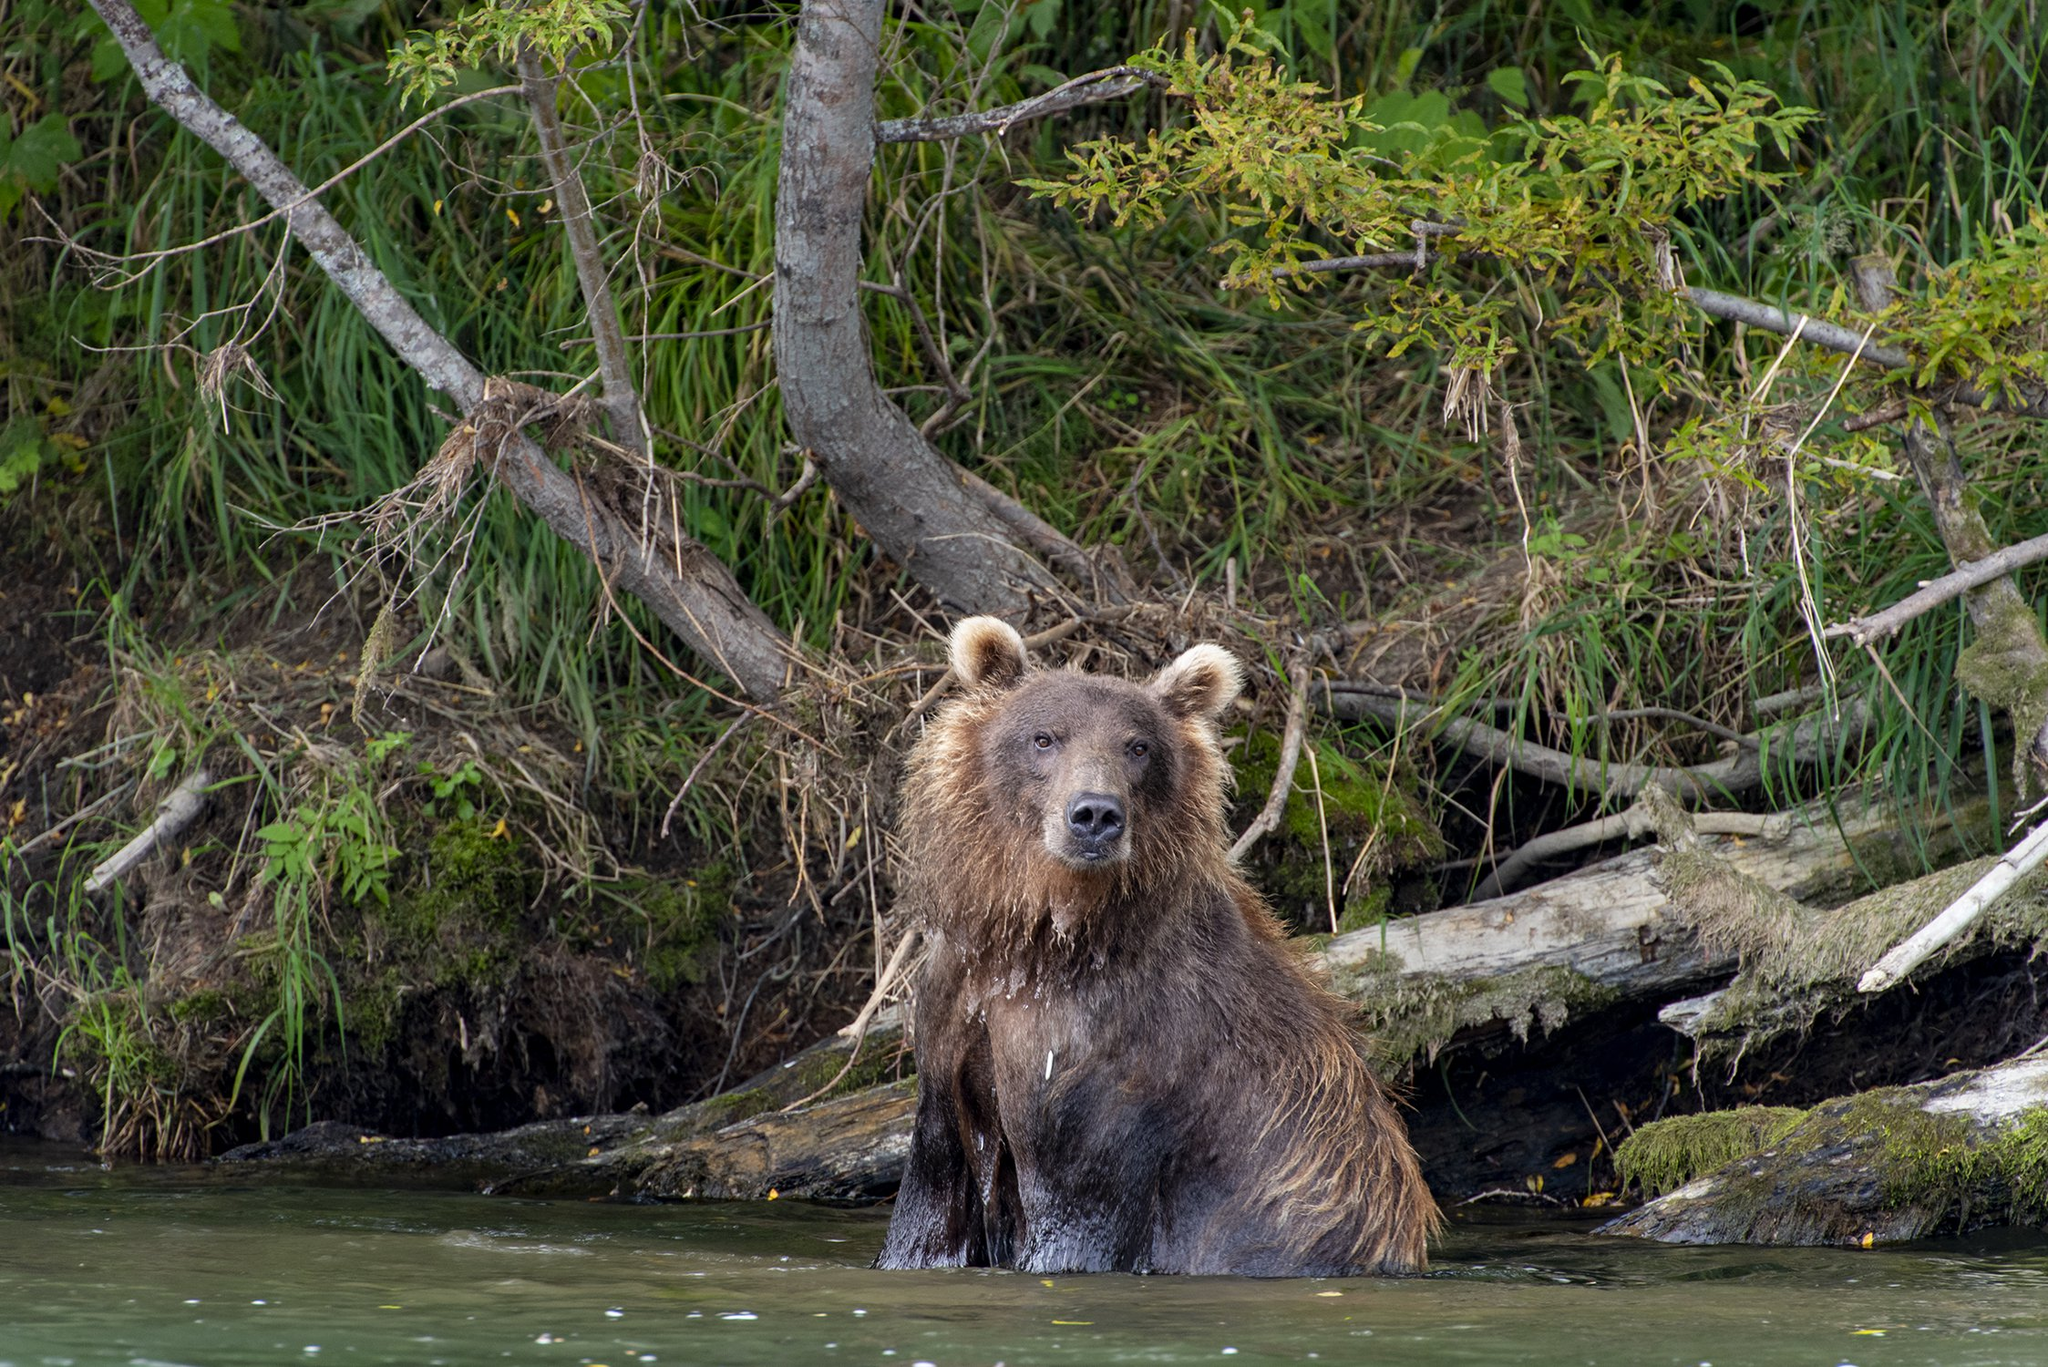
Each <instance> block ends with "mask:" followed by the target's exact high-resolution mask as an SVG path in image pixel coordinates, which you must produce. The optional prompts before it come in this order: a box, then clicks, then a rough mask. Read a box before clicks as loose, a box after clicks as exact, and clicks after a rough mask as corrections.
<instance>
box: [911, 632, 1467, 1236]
mask: <svg viewBox="0 0 2048 1367" xmlns="http://www.w3.org/2000/svg"><path fill="white" fill-rule="evenodd" d="M952 659H953V670H954V673H955V674H956V676H957V677H958V678H959V679H960V681H961V682H962V683H964V684H965V685H966V691H965V693H964V694H963V695H962V696H960V697H958V698H956V699H954V700H953V701H951V702H949V703H948V704H947V705H946V706H945V708H944V709H943V710H942V711H941V712H940V713H939V715H938V716H937V717H936V718H935V719H934V720H933V722H932V723H931V725H930V727H929V728H928V729H927V731H926V732H925V735H924V737H923V739H921V740H920V741H919V742H918V744H917V746H916V748H915V750H914V751H913V752H912V754H911V758H910V765H909V775H908V781H907V784H906V805H905V812H904V819H903V822H902V835H903V839H904V842H905V848H906V852H907V855H908V858H907V862H906V874H907V877H906V886H905V892H906V895H907V896H908V898H909V899H910V904H911V905H912V907H913V908H914V910H915V912H916V914H917V915H918V916H919V917H920V918H921V920H922V924H923V925H924V926H925V928H926V930H927V932H928V933H929V935H930V937H931V942H932V949H931V954H930V957H929V959H928V960H927V962H926V964H925V968H924V972H923V975H922V978H921V980H920V981H919V983H918V987H917V997H916V1014H915V1021H914V1031H915V1033H914V1041H915V1046H916V1053H917V1072H918V1104H917V1123H916V1130H915V1132H914V1135H913V1138H912V1141H911V1151H910V1163H909V1167H908V1170H907V1171H906V1172H905V1174H904V1178H903V1186H902V1190H901V1192H900V1194H899V1195H898V1196H897V1198H896V1207H895V1210H894V1211H893V1212H892V1214H891V1217H890V1220H889V1234H888V1239H887V1242H886V1243H885V1245H884V1247H883V1250H882V1255H881V1257H880V1259H879V1260H878V1263H877V1265H878V1266H881V1267H885V1268H910V1267H950V1266H962V1265H969V1266H1002V1267H1016V1268H1020V1269H1024V1270H1027V1271H1031V1272H1039V1273H1046V1272H1081V1271H1112V1270H1114V1271H1126V1272H1185V1273H1242V1274H1247V1275H1252V1276H1267V1277H1287V1276H1330V1275H1342V1274H1348V1273H1359V1272H1413V1271H1416V1270H1418V1269H1420V1268H1421V1267H1422V1266H1423V1261H1424V1244H1425V1242H1426V1240H1427V1238H1428V1236H1429V1234H1430V1233H1431V1231H1432V1230H1433V1228H1434V1227H1435V1224H1436V1219H1437V1215H1436V1207H1435V1204H1434V1203H1433V1202H1432V1201H1431V1199H1430V1196H1429V1190H1428V1188H1427V1187H1426V1186H1425V1185H1424V1184H1423V1180H1422V1172H1421V1169H1420V1167H1419V1166H1418V1165H1417V1163H1416V1161H1415V1152H1414V1150H1413V1149H1412V1148H1410V1147H1409V1144H1408V1135H1407V1131H1406V1129H1405V1128H1404V1126H1403V1125H1402V1123H1401V1120H1400V1117H1399V1116H1397V1115H1396V1114H1395V1112H1394V1108H1393V1105H1392V1104H1391V1102H1390V1101H1389V1099H1388V1096H1387V1093H1386V1091H1385V1090H1384V1088H1382V1086H1381V1085H1380V1083H1379V1082H1378V1080H1377V1079H1376V1078H1375V1077H1374V1076H1373V1074H1372V1072H1371V1070H1370V1069H1369V1068H1368V1067H1367V1066H1366V1063H1365V1060H1364V1059H1363V1058H1362V1057H1361V1055H1360V1052H1359V1041H1358V1039H1357V1037H1356V1035H1355V1034H1354V1033H1353V1031H1352V1030H1351V1028H1350V1026H1349V1024H1348V1023H1347V1008H1346V1006H1345V1004H1344V1003H1343V1002H1342V1001H1340V1000H1339V999H1338V998H1336V997H1334V996H1333V995H1331V994H1330V993H1328V992H1327V991H1325V990H1323V989H1322V988H1320V987H1318V986H1316V985H1315V983H1314V982H1313V981H1311V979H1310V976H1309V974H1308V972H1307V971H1306V970H1305V968H1304V967H1303V966H1302V964H1301V963H1300V962H1299V961H1298V960H1297V958H1296V956H1295V955H1294V954H1293V953H1292V952H1290V951H1289V949H1288V948H1287V946H1286V944H1285V943H1284V941H1283V939H1282V937H1281V934H1280V931H1279V928H1278V926H1277V925H1276V924H1275V922H1274V920H1273V918H1272V916H1271V914H1270V913H1269V912H1268V911H1267V910H1266V908H1265V905H1264V904H1263V903H1262V902H1261V901H1260V899H1259V896H1258V894H1257V893H1255V892H1253V891H1252V889H1251V887H1250V886H1249V885H1248V884H1246V882H1245V881H1244V879H1243V878H1242V877H1241V876H1240V875H1239V874H1238V872H1237V870H1236V869H1234V868H1232V867H1231V864H1230V861H1229V858H1228V856H1227V855H1226V853H1225V845H1224V825H1223V817H1224V790H1225V782H1226V777H1227V774H1228V769H1227V767H1226V766H1225V764H1224V761H1223V754H1222V749H1221V747H1220V745H1219V743H1218V737H1217V718H1218V717H1219V716H1220V715H1221V714H1222V712H1223V710H1224V709H1225V708H1226V707H1228V706H1229V705H1230V703H1231V701H1232V700H1233V699H1234V698H1236V696H1237V693H1238V689H1239V688H1240V686H1241V679H1240V673H1239V670H1238V666H1237V662H1236V661H1235V660H1234V659H1232V658H1231V656H1230V654H1229V652H1227V651H1225V650H1223V649H1222V648H1221V647H1219V646H1214V645H1198V646H1195V647H1194V648H1193V649H1191V650H1189V651H1188V652H1187V653H1185V654H1184V655H1182V656H1181V657H1180V658H1179V659H1177V660H1175V661H1174V662H1173V663H1172V664H1170V665H1168V666H1167V667H1166V668H1165V669H1164V670H1162V671H1161V672H1160V673H1159V675H1158V676H1157V677H1156V678H1154V679H1152V680H1151V681H1150V682H1149V683H1147V684H1144V685H1138V684H1133V683H1127V682H1125V681H1123V680H1121V679H1113V678H1105V677H1102V676H1099V675H1092V674H1083V673H1079V672H1076V671H1072V670H1034V669H1031V668H1029V667H1028V666H1027V664H1026V662H1025V655H1024V643H1023V641H1022V639H1020V638H1019V637H1018V635H1017V633H1016V632H1015V631H1014V630H1012V629H1011V628H1010V627H1009V626H1008V625H1006V624H1004V623H1003V622H1000V621H997V620H996V619H994V618H992V617H973V618H969V619H967V620H966V621H963V622H961V623H960V624H959V625H958V626H957V627H955V628H954V631H953V638H952Z"/></svg>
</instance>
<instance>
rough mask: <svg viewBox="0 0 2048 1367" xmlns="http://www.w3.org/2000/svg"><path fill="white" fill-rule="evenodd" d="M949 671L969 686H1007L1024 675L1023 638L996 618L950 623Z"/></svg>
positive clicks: (980, 618)
mask: <svg viewBox="0 0 2048 1367" xmlns="http://www.w3.org/2000/svg"><path fill="white" fill-rule="evenodd" d="M952 654H953V673H954V674H956V675H958V676H959V679H960V682H962V683H964V684H966V685H967V686H968V687H969V688H1010V687H1012V686H1014V685H1015V684H1016V683H1017V681H1018V680H1019V679H1022V678H1023V677H1024V638H1023V637H1022V636H1019V635H1018V634H1017V629H1016V628H1015V627H1013V626H1011V625H1010V624H1009V623H1008V622H1005V621H1003V620H1002V619H1001V618H1000V617H969V618H966V619H965V620H963V621H960V622H957V623H955V624H954V626H953V643H952Z"/></svg>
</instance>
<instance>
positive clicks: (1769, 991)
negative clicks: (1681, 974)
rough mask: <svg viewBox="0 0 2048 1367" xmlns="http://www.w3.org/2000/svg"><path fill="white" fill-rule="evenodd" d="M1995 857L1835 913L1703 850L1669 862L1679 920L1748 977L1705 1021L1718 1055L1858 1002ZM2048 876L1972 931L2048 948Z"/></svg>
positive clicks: (1703, 1028) (1665, 864)
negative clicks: (1872, 977)
mask: <svg viewBox="0 0 2048 1367" xmlns="http://www.w3.org/2000/svg"><path fill="white" fill-rule="evenodd" d="M1994 858H1995V857H1987V858H1984V859H1979V860H1973V861H1971V862H1969V863H1966V864H1958V865H1955V866H1953V867H1951V868H1947V869H1943V870H1940V871H1938V872H1936V873H1931V874H1927V875H1924V876H1922V877H1919V878H1916V879H1913V880H1912V881H1910V882H1906V883H1899V884H1896V885H1894V886H1892V887H1888V888H1882V889H1880V890H1878V891H1876V892H1873V893H1870V894H1868V895H1867V896H1863V897H1859V898H1857V899H1855V900H1854V901H1852V902H1849V903H1846V904H1845V905H1843V906H1840V907H1837V908H1835V909H1833V910H1831V911H1828V910H1820V909H1816V908H1812V907H1806V906H1802V905H1800V904H1799V903H1798V902H1795V901H1793V900H1792V899H1791V898H1789V897H1787V896H1785V895H1784V894H1783V893H1780V892H1777V891H1774V890H1773V889H1771V888H1769V887H1767V886H1765V885H1764V884H1762V883H1760V882H1758V881H1757V880H1756V879H1754V878H1751V877H1748V876H1747V875H1745V874H1742V873H1738V872H1736V871H1735V870H1734V869H1733V868H1731V867H1730V866H1729V865H1728V864H1727V863H1726V862H1725V861H1724V860H1721V859H1719V858H1717V857H1715V856H1714V855H1712V854H1710V853H1707V852H1705V851H1703V850H1699V849H1696V848H1679V849H1675V850H1671V851H1669V852H1668V853H1666V854H1665V856H1664V857H1663V861H1662V863H1661V864H1660V865H1659V877H1660V878H1661V880H1662V881H1663V883H1664V885H1665V888H1666V890H1667V891H1668V892H1669V894H1670V898H1671V908H1672V910H1673V912H1674V913H1675V914H1676V915H1677V916H1679V917H1680V918H1681V919H1682V920H1684V921H1685V922H1686V923H1687V924H1689V925H1691V926H1692V927H1693V928H1694V929H1695V930H1696V931H1698V933H1699V937H1700V941H1701V943H1702V944H1703V945H1706V946H1708V947H1711V948H1717V949H1723V950H1733V951H1734V952H1735V953H1736V954H1737V955H1738V956H1739V958H1740V960H1741V969H1740V971H1739V972H1738V973H1737V975H1736V977H1735V980H1734V981H1733V982H1732V983H1731V984H1730V985H1729V986H1728V988H1727V990H1726V991H1724V992H1722V993H1720V994H1719V995H1718V996H1717V997H1716V999H1715V1001H1714V1004H1713V1006H1712V1007H1711V1008H1710V1009H1709V1010H1708V1011H1707V1013H1706V1014H1705V1015H1703V1016H1702V1017H1701V1019H1700V1021H1699V1024H1698V1026H1697V1034H1698V1037H1699V1038H1700V1039H1701V1042H1702V1045H1703V1047H1705V1048H1707V1049H1708V1050H1709V1051H1710V1052H1730V1051H1736V1050H1740V1049H1743V1048H1746V1047H1748V1046H1750V1045H1752V1044H1756V1043H1759V1042H1761V1041H1764V1040H1767V1039H1769V1038H1771V1037H1773V1036H1775V1035H1780V1034H1785V1033H1795V1034H1796V1033H1801V1032H1803V1031H1805V1030H1806V1029H1807V1028H1808V1027H1809V1026H1810V1025H1811V1024H1812V1023H1813V1021H1814V1019H1815V1018H1816V1017H1817V1016H1818V1015H1819V1014H1820V1013H1821V1012H1822V1011H1824V1010H1827V1009H1828V1008H1830V1007H1831V1006H1834V1005H1837V1004H1839V1003H1841V1002H1844V1001H1847V1000H1850V999H1851V998H1853V997H1854V995H1855V993H1854V985H1855V982H1856V980H1857V979H1858V978H1859V977H1861V976H1862V974H1863V972H1864V970H1866V969H1868V968H1869V967H1870V966H1871V965H1872V964H1874V963H1876V962H1877V960H1878V959H1879V957H1881V956H1882V955H1883V954H1884V952H1885V951H1886V950H1888V949H1890V948H1891V947H1892V946H1893V945H1895V944H1897V943H1898V942H1899V941H1901V940H1903V939H1904V938H1906V936H1908V935H1910V934H1912V933H1913V932H1914V931H1915V930H1917V929H1919V928H1920V926H1922V925H1924V924H1925V923H1926V922H1927V920H1928V918H1929V917H1931V916H1932V915H1934V914H1935V913H1936V912H1938V911H1939V910H1940V909H1941V908H1942V907H1944V906H1947V905H1949V904H1950V903H1951V902H1953V901H1954V900H1955V899H1956V898H1957V897H1960V896H1961V895H1962V894H1963V893H1964V892H1965V891H1966V890H1967V889H1968V888H1969V887H1970V885H1971V884H1972V883H1974V882H1976V881H1977V879H1978V878H1980V877H1982V876H1983V874H1984V873H1985V871H1986V870H1987V869H1988V868H1989V867H1990V866H1991V864H1992V863H1993V862H1994ZM2044 892H2048V876H2044V875H2042V874H2038V873H2037V874H2034V875H2030V876H2029V877H2028V878H2026V879H2023V880H2022V881H2021V882H2020V883H2019V885H2018V886H2016V887H2015V888H2014V889H2013V890H2012V891H2011V892H2009V893H2007V894H2006V895H2005V896H2004V897H2001V898H2000V899H1999V900H1998V902H1997V903H1995V904H1994V905H1993V906H1992V908H1991V909H1990V911H1988V912H1987V913H1986V915H1985V916H1984V917H1983V919H1982V920H1981V921H1980V922H1979V923H1978V924H1977V926H1976V927H1975V928H1974V929H1973V930H1972V932H1971V933H1972V934H1973V935H1976V936H1983V937H1986V938H1988V939H1989V940H1990V941H1991V942H1992V943H1997V944H2028V943H2036V944H2038V943H2040V942H2041V941H2043V940H2044V939H2048V895H2044Z"/></svg>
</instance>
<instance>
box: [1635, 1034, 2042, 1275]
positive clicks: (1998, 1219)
mask: <svg viewBox="0 0 2048 1367" xmlns="http://www.w3.org/2000/svg"><path fill="white" fill-rule="evenodd" d="M2044 1108H2048V1058H2044V1057H2033V1058H2020V1059H2016V1060H2014V1061H2012V1062H2009V1063H2002V1064H1999V1065H1998V1066H1996V1067H1993V1068H1985V1069H1981V1070H1979V1071H1975V1072H1969V1073H1960V1074H1957V1075H1956V1076H1954V1077H1947V1078H1943V1079H1941V1080H1940V1081H1938V1082H1924V1083H1919V1084H1916V1085H1914V1086H1910V1087H1887V1088H1881V1089H1878V1090H1875V1091H1870V1092H1862V1093H1858V1094H1857V1095H1855V1096H1849V1097H1842V1098H1839V1099H1837V1100H1834V1101H1827V1102H1823V1103H1821V1104H1820V1105H1818V1106H1815V1107H1813V1108H1812V1109H1811V1110H1809V1111H1807V1112H1805V1113H1804V1114H1800V1113H1798V1112H1790V1113H1787V1114H1784V1115H1781V1116H1759V1117H1757V1119H1756V1121H1755V1122H1753V1123H1754V1124H1755V1125H1756V1127H1757V1128H1756V1133H1755V1134H1754V1136H1753V1138H1754V1139H1755V1140H1756V1141H1757V1147H1758V1151H1757V1152H1755V1153H1753V1154H1750V1155H1746V1156H1743V1157H1739V1158H1737V1159H1735V1160H1734V1161H1733V1162H1729V1163H1727V1164H1725V1165H1722V1166H1720V1167H1718V1168H1716V1169H1715V1170H1713V1171H1711V1172H1708V1173H1706V1174H1705V1175H1703V1176H1700V1177H1698V1178H1696V1179H1694V1180H1693V1181H1690V1182H1688V1183H1686V1184H1685V1185H1684V1186H1681V1187H1679V1188H1678V1189H1677V1190H1675V1191H1672V1192H1670V1193H1668V1194H1666V1195H1664V1196H1661V1197H1659V1198H1657V1199H1656V1200H1653V1201H1651V1202H1649V1203H1648V1204H1646V1205H1643V1206H1639V1207H1637V1208H1636V1209H1635V1210H1632V1211H1630V1212H1629V1213H1628V1214H1626V1215H1623V1216H1621V1217H1620V1218H1619V1219H1616V1220H1612V1221H1609V1222H1608V1223H1607V1224H1606V1225H1604V1226H1602V1227H1601V1232H1602V1233H1607V1234H1627V1235H1634V1236H1636V1237H1638V1238H1644V1239H1657V1240H1661V1241H1663V1242H1665V1243H1679V1244H1732V1243H1749V1244H1851V1245H1854V1244H1862V1245H1865V1246H1868V1245H1871V1244H1875V1243H1894V1242H1898V1241H1900V1240H1905V1239H1921V1238H1926V1237H1929V1236H1931V1235H1935V1234H1949V1233H1960V1232H1963V1231H1965V1230H1968V1229H1973V1228H1977V1227H1980V1226H1983V1225H1988V1224H2001V1223H2015V1222H2016V1223H2039V1222H2040V1221H2041V1220H2042V1218H2043V1217H2044V1215H2048V1109H2044ZM1694 1119H1696V1120H1710V1119H1711V1118H1710V1117H1695V1118H1694ZM1666 1138H1667V1142H1669V1143H1677V1142H1682V1140H1681V1138H1680V1136H1677V1135H1668V1136H1667V1137H1666ZM1624 1153H1625V1154H1626V1150H1625V1151H1624Z"/></svg>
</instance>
